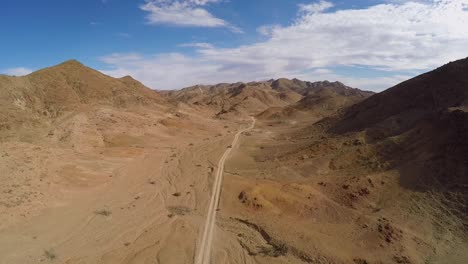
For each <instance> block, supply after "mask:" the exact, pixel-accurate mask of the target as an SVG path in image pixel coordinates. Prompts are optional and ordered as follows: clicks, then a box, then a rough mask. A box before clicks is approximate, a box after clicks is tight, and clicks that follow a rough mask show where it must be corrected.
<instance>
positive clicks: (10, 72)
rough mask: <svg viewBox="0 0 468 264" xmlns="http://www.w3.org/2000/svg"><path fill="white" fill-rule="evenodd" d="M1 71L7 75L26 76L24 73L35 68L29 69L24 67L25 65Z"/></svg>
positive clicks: (26, 73)
mask: <svg viewBox="0 0 468 264" xmlns="http://www.w3.org/2000/svg"><path fill="white" fill-rule="evenodd" d="M0 72H2V73H4V74H6V75H12V76H24V75H28V74H30V73H31V72H33V70H31V69H28V68H24V67H17V68H10V69H5V70H2V71H0Z"/></svg>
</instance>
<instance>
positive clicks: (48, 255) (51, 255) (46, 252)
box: [44, 249, 57, 261]
mask: <svg viewBox="0 0 468 264" xmlns="http://www.w3.org/2000/svg"><path fill="white" fill-rule="evenodd" d="M44 256H45V257H46V258H47V259H48V260H50V261H52V260H55V259H56V258H57V255H56V254H55V252H54V250H53V249H48V250H44Z"/></svg>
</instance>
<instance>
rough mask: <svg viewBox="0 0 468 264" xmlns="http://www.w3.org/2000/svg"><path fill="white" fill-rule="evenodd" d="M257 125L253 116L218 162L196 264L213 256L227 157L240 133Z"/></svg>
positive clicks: (202, 263)
mask: <svg viewBox="0 0 468 264" xmlns="http://www.w3.org/2000/svg"><path fill="white" fill-rule="evenodd" d="M254 126H255V118H253V117H252V124H251V125H250V126H249V127H248V128H245V129H243V130H240V131H239V132H237V134H236V135H235V136H234V140H233V141H232V144H231V146H230V147H229V148H228V149H227V150H226V151H225V152H224V154H223V156H222V157H221V159H220V160H219V163H218V170H217V171H216V177H215V182H214V184H213V192H212V196H211V200H210V206H209V208H208V214H207V216H206V222H205V227H204V229H203V236H202V238H201V240H200V242H199V243H200V246H199V247H198V250H197V255H196V259H195V264H209V263H210V257H211V244H212V242H213V230H214V226H215V223H216V212H217V210H216V208H217V207H218V203H219V197H220V193H221V185H222V182H223V171H224V163H225V161H226V159H227V158H228V157H229V154H230V153H231V151H232V149H233V148H234V147H235V146H236V144H237V142H238V141H239V137H240V135H241V134H242V133H243V132H245V131H248V130H250V129H252V128H254Z"/></svg>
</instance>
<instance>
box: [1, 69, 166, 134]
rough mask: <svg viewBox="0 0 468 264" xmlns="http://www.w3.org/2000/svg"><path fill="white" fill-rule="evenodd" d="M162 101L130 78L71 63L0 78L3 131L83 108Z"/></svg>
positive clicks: (124, 105) (159, 102)
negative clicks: (112, 75) (119, 77)
mask: <svg viewBox="0 0 468 264" xmlns="http://www.w3.org/2000/svg"><path fill="white" fill-rule="evenodd" d="M162 102H163V100H162V98H161V97H160V96H159V95H158V94H157V93H156V92H154V91H153V90H151V89H149V88H147V87H145V86H144V85H143V84H141V83H140V82H138V81H136V80H134V79H133V78H131V77H130V76H126V77H124V78H121V79H116V78H112V77H110V76H107V75H104V74H102V73H100V72H98V71H96V70H93V69H91V68H88V67H86V66H84V65H82V64H81V63H79V62H77V61H74V60H71V61H67V62H64V63H62V64H60V65H57V66H54V67H50V68H46V69H43V70H39V71H36V72H34V73H31V74H29V75H27V76H24V77H11V76H5V75H1V76H0V107H1V111H0V129H3V130H5V129H11V128H12V127H14V126H25V125H26V126H27V125H37V124H40V123H41V122H42V121H43V120H48V119H50V118H56V117H58V116H60V115H61V114H63V113H64V112H67V111H73V110H77V109H79V108H82V107H83V106H86V107H90V106H92V105H109V106H113V107H127V106H134V105H148V104H153V105H158V104H161V103H162Z"/></svg>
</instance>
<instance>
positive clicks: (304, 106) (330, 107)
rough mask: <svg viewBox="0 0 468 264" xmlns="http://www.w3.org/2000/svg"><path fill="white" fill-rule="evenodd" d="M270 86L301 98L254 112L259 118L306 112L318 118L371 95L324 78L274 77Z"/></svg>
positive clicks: (285, 116) (275, 117) (283, 116)
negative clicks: (282, 105) (275, 78)
mask: <svg viewBox="0 0 468 264" xmlns="http://www.w3.org/2000/svg"><path fill="white" fill-rule="evenodd" d="M271 86H272V88H273V89H274V90H277V91H283V92H295V93H298V94H299V95H301V96H302V98H301V99H300V100H299V101H297V102H295V103H293V104H289V105H288V106H286V107H271V108H268V109H267V110H265V111H263V112H262V113H260V114H258V115H257V117H259V118H262V119H284V118H292V117H294V116H297V115H308V116H309V117H310V118H313V119H315V120H319V119H321V118H324V117H327V116H331V115H333V114H335V113H336V112H337V111H338V110H340V109H342V108H344V107H346V106H350V105H352V104H355V103H358V102H360V101H362V100H364V99H365V98H367V97H369V96H371V95H373V94H374V93H373V92H368V91H362V90H359V89H356V88H351V87H348V86H345V85H344V84H342V83H340V82H328V81H323V82H304V81H300V80H297V79H293V80H288V79H278V80H276V81H274V82H273V83H272V85H271ZM305 112H307V113H305Z"/></svg>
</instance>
